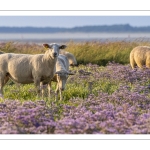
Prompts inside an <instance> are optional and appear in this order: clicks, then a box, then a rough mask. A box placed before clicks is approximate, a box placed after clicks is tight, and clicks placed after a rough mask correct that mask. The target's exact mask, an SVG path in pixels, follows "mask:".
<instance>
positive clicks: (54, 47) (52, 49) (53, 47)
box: [43, 43, 67, 58]
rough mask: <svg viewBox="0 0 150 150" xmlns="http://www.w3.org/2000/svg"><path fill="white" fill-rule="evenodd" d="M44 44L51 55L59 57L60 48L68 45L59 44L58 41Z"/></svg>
mask: <svg viewBox="0 0 150 150" xmlns="http://www.w3.org/2000/svg"><path fill="white" fill-rule="evenodd" d="M43 46H44V47H45V48H46V50H48V51H49V55H50V56H51V57H52V58H56V57H58V55H59V51H60V49H65V48H66V47H67V46H66V45H59V44H56V43H52V44H43Z"/></svg>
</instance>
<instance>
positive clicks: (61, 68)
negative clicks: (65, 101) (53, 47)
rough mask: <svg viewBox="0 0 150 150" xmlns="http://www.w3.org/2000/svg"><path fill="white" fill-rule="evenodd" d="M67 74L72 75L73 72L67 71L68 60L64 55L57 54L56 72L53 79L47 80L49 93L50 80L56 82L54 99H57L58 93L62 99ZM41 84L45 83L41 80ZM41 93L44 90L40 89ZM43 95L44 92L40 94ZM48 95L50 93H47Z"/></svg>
mask: <svg viewBox="0 0 150 150" xmlns="http://www.w3.org/2000/svg"><path fill="white" fill-rule="evenodd" d="M68 75H74V73H71V72H70V71H69V60H68V58H67V57H66V56H65V55H61V54H60V55H59V56H58V58H57V62H56V73H55V75H54V77H53V79H52V80H51V81H50V82H49V86H48V90H49V92H48V93H49V94H50V91H51V82H52V81H53V82H57V85H56V90H55V94H56V97H55V100H58V94H59V95H60V100H62V91H64V90H65V85H66V82H67V79H68ZM42 84H43V85H44V84H46V83H44V82H42ZM42 93H44V90H43V89H42ZM42 95H44V94H42ZM49 97H50V95H49Z"/></svg>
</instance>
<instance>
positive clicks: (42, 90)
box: [40, 82, 44, 98]
mask: <svg viewBox="0 0 150 150" xmlns="http://www.w3.org/2000/svg"><path fill="white" fill-rule="evenodd" d="M40 89H41V94H42V98H44V83H43V82H40Z"/></svg>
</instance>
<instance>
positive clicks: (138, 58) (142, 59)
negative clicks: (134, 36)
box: [130, 46, 150, 69]
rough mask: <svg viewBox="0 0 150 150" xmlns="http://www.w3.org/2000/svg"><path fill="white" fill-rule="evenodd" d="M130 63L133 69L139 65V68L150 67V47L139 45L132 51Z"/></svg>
mask: <svg viewBox="0 0 150 150" xmlns="http://www.w3.org/2000/svg"><path fill="white" fill-rule="evenodd" d="M130 65H131V67H132V69H134V68H135V66H136V65H137V66H138V67H139V68H143V66H146V67H148V68H150V47H148V46H137V47H135V48H134V49H133V50H132V51H131V52H130Z"/></svg>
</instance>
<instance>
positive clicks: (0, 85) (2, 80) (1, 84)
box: [0, 73, 9, 98]
mask: <svg viewBox="0 0 150 150" xmlns="http://www.w3.org/2000/svg"><path fill="white" fill-rule="evenodd" d="M8 80H9V77H8V76H4V75H3V74H2V73H0V97H1V98H3V87H4V85H5V84H6V83H7V81H8Z"/></svg>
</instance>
